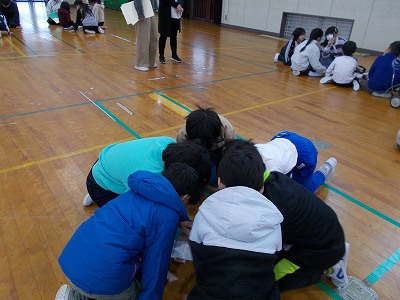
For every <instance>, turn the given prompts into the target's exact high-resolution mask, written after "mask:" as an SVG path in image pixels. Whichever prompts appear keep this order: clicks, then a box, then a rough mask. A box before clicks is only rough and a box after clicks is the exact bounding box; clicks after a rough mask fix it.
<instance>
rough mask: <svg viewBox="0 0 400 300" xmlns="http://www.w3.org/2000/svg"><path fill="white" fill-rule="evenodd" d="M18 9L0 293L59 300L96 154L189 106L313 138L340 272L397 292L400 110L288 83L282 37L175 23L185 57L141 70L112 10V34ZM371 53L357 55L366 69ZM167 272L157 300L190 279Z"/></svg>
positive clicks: (329, 88) (4, 148)
mask: <svg viewBox="0 0 400 300" xmlns="http://www.w3.org/2000/svg"><path fill="white" fill-rule="evenodd" d="M18 6H19V8H20V13H21V20H22V26H23V29H21V30H13V35H12V36H8V37H3V38H2V39H0V70H1V71H0V97H1V98H0V99H1V104H0V107H1V113H0V140H1V147H0V153H1V155H0V195H1V198H0V199H1V200H0V203H1V209H0V222H1V239H0V252H1V255H0V270H1V272H0V298H1V299H53V298H54V295H55V293H56V292H57V290H58V288H59V286H60V285H61V284H63V283H66V278H65V277H64V275H63V273H62V272H61V270H60V268H59V266H58V263H57V258H58V256H59V254H60V252H61V250H62V249H63V246H64V245H65V244H66V242H67V241H68V239H69V238H70V236H71V235H72V234H73V232H74V230H75V229H76V228H77V227H78V226H79V225H80V224H81V223H82V222H83V221H84V220H86V219H87V218H89V217H90V216H91V215H92V213H93V210H94V209H95V207H93V206H94V205H93V206H92V207H89V208H84V207H83V206H82V199H83V197H84V195H85V194H86V187H85V179H86V175H87V173H88V172H89V170H90V167H91V165H92V164H93V162H94V161H95V160H96V157H97V154H98V153H99V151H100V150H101V149H102V148H103V147H104V146H106V145H107V144H110V143H115V142H122V141H126V140H129V139H136V138H144V137H150V136H158V135H167V136H171V137H176V135H177V132H178V128H180V127H181V126H182V125H183V124H184V116H186V115H187V113H188V112H190V111H191V110H193V109H195V108H196V105H197V104H199V105H201V106H205V107H214V108H215V109H216V111H217V112H219V113H221V114H223V115H224V116H226V117H227V118H228V119H229V120H230V121H231V123H232V124H233V126H234V127H235V129H236V131H237V134H238V135H239V136H240V137H244V138H252V139H254V141H255V142H267V141H268V140H269V139H270V138H271V137H272V136H273V135H274V134H275V133H277V132H279V131H280V130H283V129H288V130H292V131H296V132H298V133H300V134H302V135H304V136H306V137H308V138H310V139H312V140H313V141H316V142H317V145H319V146H320V154H319V165H320V164H322V163H323V162H324V161H325V160H326V159H327V158H329V157H331V156H334V157H336V158H337V160H338V167H337V171H336V174H335V176H334V177H333V179H332V180H331V181H330V182H329V184H326V185H325V186H323V187H321V188H320V190H319V191H318V196H320V197H321V199H322V201H324V202H326V203H327V204H329V205H330V206H332V208H333V209H334V210H335V211H336V212H337V214H338V216H339V218H340V220H341V223H342V225H343V227H344V230H345V233H346V238H347V241H348V242H349V243H350V246H351V248H350V258H349V267H348V274H349V275H352V276H356V277H358V278H360V279H363V280H365V282H367V283H368V284H369V285H371V286H372V287H373V288H374V289H375V290H376V291H377V293H378V294H379V296H380V299H399V297H400V285H399V278H400V265H399V257H400V235H399V233H400V230H399V225H400V223H399V221H400V211H399V183H400V172H399V167H400V152H399V151H397V150H396V147H395V136H396V132H397V130H398V129H399V127H400V126H399V125H400V124H399V123H400V122H399V120H400V110H396V109H394V108H391V107H390V105H389V103H388V101H387V100H384V99H379V98H374V97H372V96H371V95H369V94H367V93H365V92H362V91H358V92H355V91H352V90H351V89H345V88H337V87H335V86H333V85H320V84H319V82H318V81H319V80H318V79H316V78H307V77H295V76H293V75H292V74H291V72H290V70H289V68H288V67H285V66H283V65H282V64H275V63H274V62H273V55H274V53H275V52H276V51H277V50H278V49H280V47H281V46H282V45H283V42H282V41H278V40H277V39H273V38H268V37H263V36H260V35H258V34H255V33H249V32H245V31H240V30H233V29H229V28H224V27H218V26H215V25H213V24H210V23H204V22H199V21H189V20H184V22H183V33H182V34H181V35H179V40H178V49H179V54H180V56H181V57H182V58H183V60H184V62H183V63H182V64H177V63H173V62H171V61H169V60H168V61H167V64H166V65H162V66H159V67H158V68H157V69H155V70H151V71H149V72H139V71H135V70H134V69H133V64H132V61H133V59H134V53H135V44H134V36H135V35H134V29H133V28H132V27H131V26H127V25H126V24H125V22H124V20H123V17H122V15H121V13H120V12H118V11H113V10H106V25H108V26H109V29H107V30H106V34H104V35H95V36H91V35H85V34H83V33H82V32H77V33H69V32H63V31H62V30H61V28H60V27H55V26H53V27H50V28H49V26H48V25H47V23H46V17H45V8H44V5H43V4H42V3H35V4H28V3H19V4H18ZM73 15H75V11H73ZM384 46H386V45H383V47H384ZM382 50H383V49H382ZM166 54H167V55H166V56H167V57H169V56H170V53H169V45H167V53H166ZM373 60H374V57H362V56H360V57H359V62H360V64H361V65H363V66H365V67H367V68H369V67H370V65H371V63H372V61H373ZM124 108H125V109H124ZM129 112H132V114H130V113H129ZM194 212H195V210H192V211H191V213H192V215H193V214H194ZM86 255H90V254H86ZM171 271H172V272H173V273H174V275H175V276H177V277H178V281H176V282H174V283H173V284H167V285H166V288H165V293H164V298H163V299H164V300H176V299H181V297H182V295H183V294H185V293H187V292H188V291H189V290H190V287H191V286H192V285H193V283H194V280H195V278H194V273H193V268H192V265H191V263H190V262H187V263H186V264H176V263H171ZM331 298H332V299H338V295H337V294H336V293H335V292H334V291H333V290H332V286H331V285H330V283H329V282H328V281H324V282H322V283H321V284H318V285H315V286H311V287H307V288H304V289H299V290H294V291H289V292H285V293H282V299H331Z"/></svg>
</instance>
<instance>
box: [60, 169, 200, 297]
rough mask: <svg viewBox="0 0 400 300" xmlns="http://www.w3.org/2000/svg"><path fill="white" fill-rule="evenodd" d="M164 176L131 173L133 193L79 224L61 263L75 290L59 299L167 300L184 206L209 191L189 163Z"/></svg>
mask: <svg viewBox="0 0 400 300" xmlns="http://www.w3.org/2000/svg"><path fill="white" fill-rule="evenodd" d="M164 176H165V177H164ZM164 176H162V175H158V174H154V173H151V172H148V171H137V172H135V173H133V174H131V175H130V176H129V180H128V181H129V187H130V189H131V190H130V191H128V192H126V193H124V194H122V195H120V196H119V197H117V198H116V199H114V200H113V201H110V202H109V203H107V204H106V205H105V206H103V207H102V208H100V209H97V210H96V211H95V213H94V216H92V217H91V218H89V219H88V220H87V221H86V222H84V223H82V224H81V225H80V227H79V228H78V229H77V230H76V232H75V233H74V234H73V236H72V237H71V239H70V240H69V242H68V243H67V245H66V246H65V248H64V250H63V251H62V253H61V255H60V257H59V260H58V261H59V264H60V266H61V269H62V270H63V272H64V273H65V275H66V276H67V277H68V279H69V280H70V282H71V286H69V285H63V286H62V287H61V288H60V289H59V291H58V293H57V295H56V298H55V299H58V300H59V299H65V300H66V299H69V300H70V299H86V298H85V297H87V298H94V299H103V298H102V297H104V296H109V297H110V299H111V296H116V298H118V297H119V298H118V299H139V300H161V299H162V295H163V291H164V284H165V281H166V278H167V272H168V265H169V261H170V257H171V251H172V246H173V242H174V237H175V234H176V230H177V227H178V223H179V222H183V221H188V216H187V212H186V208H185V206H186V205H188V204H195V203H197V202H198V201H199V199H200V196H201V194H202V191H203V190H204V181H203V180H202V178H201V176H200V175H199V174H198V173H197V172H196V171H195V170H194V169H193V168H191V167H189V166H188V165H186V164H183V163H175V164H174V165H172V166H171V167H170V168H168V169H167V170H166V171H165V173H164ZM199 195H200V196H199ZM107 299H109V298H107Z"/></svg>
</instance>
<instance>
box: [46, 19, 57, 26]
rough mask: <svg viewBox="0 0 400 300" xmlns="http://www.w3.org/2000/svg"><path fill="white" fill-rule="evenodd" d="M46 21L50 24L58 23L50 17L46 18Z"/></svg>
mask: <svg viewBox="0 0 400 300" xmlns="http://www.w3.org/2000/svg"><path fill="white" fill-rule="evenodd" d="M47 23H49V24H50V25H58V23H56V21H54V20H53V19H52V18H48V19H47Z"/></svg>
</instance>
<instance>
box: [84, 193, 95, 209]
mask: <svg viewBox="0 0 400 300" xmlns="http://www.w3.org/2000/svg"><path fill="white" fill-rule="evenodd" d="M93 202H94V201H93V199H92V198H91V197H90V195H89V194H86V196H85V198H83V201H82V204H83V206H89V205H91V204H92V203H93Z"/></svg>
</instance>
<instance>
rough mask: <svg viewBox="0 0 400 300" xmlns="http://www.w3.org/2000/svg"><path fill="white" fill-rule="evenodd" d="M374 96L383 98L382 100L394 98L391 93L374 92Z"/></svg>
mask: <svg viewBox="0 0 400 300" xmlns="http://www.w3.org/2000/svg"><path fill="white" fill-rule="evenodd" d="M372 96H375V97H381V98H390V97H392V94H391V93H377V92H373V93H372Z"/></svg>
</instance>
